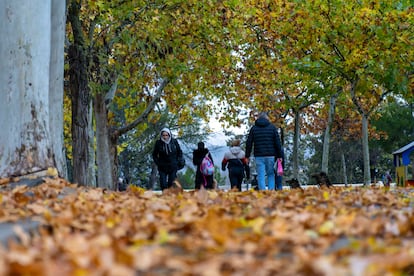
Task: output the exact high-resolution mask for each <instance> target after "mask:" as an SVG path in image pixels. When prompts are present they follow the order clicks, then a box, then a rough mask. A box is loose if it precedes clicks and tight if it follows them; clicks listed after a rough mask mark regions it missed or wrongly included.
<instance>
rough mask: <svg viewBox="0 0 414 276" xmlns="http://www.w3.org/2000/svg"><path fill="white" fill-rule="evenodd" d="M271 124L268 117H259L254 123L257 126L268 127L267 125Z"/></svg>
mask: <svg viewBox="0 0 414 276" xmlns="http://www.w3.org/2000/svg"><path fill="white" fill-rule="evenodd" d="M269 124H270V122H269V120H268V119H266V118H259V119H257V120H256V121H255V122H254V125H255V126H258V127H266V126H268V125H269Z"/></svg>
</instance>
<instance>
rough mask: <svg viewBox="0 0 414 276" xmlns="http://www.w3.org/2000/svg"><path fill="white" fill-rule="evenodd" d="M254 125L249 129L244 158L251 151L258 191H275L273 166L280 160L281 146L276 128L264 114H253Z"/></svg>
mask: <svg viewBox="0 0 414 276" xmlns="http://www.w3.org/2000/svg"><path fill="white" fill-rule="evenodd" d="M254 117H255V120H256V121H255V123H254V125H253V126H252V127H251V129H250V131H249V134H248V137H247V142H246V158H247V159H249V158H250V155H251V153H252V150H253V154H254V158H255V161H256V171H257V181H258V183H259V190H266V177H267V189H268V190H274V189H275V171H274V165H275V161H276V159H277V158H282V146H281V141H280V137H279V133H278V131H277V129H276V127H275V126H274V125H273V124H272V123H271V122H270V121H269V117H268V116H267V114H266V112H261V113H255V114H254Z"/></svg>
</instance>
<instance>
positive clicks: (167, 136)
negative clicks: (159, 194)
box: [152, 128, 183, 190]
mask: <svg viewBox="0 0 414 276" xmlns="http://www.w3.org/2000/svg"><path fill="white" fill-rule="evenodd" d="M182 155H183V152H182V150H181V148H180V145H179V144H178V142H177V140H176V139H174V138H172V136H171V131H170V130H169V129H168V128H163V129H162V130H161V134H160V139H159V140H157V141H156V142H155V146H154V150H153V152H152V158H153V159H154V162H155V164H157V167H158V173H159V175H160V187H161V190H164V189H168V188H171V187H172V184H173V181H174V180H175V179H176V178H177V170H178V159H179V158H180V157H182Z"/></svg>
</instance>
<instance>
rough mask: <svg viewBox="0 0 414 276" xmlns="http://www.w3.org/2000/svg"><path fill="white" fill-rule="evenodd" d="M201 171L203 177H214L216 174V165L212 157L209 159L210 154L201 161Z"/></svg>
mask: <svg viewBox="0 0 414 276" xmlns="http://www.w3.org/2000/svg"><path fill="white" fill-rule="evenodd" d="M200 171H201V174H203V175H213V173H214V164H213V161H212V160H211V159H210V157H208V153H207V154H206V156H205V157H204V158H203V161H201V165H200Z"/></svg>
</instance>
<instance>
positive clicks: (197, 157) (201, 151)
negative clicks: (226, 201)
mask: <svg viewBox="0 0 414 276" xmlns="http://www.w3.org/2000/svg"><path fill="white" fill-rule="evenodd" d="M206 155H208V157H209V158H210V159H211V161H212V162H213V164H214V161H213V157H212V156H211V153H210V152H209V150H208V149H207V148H206V147H205V146H204V143H203V142H199V143H198V145H197V149H196V150H194V151H193V164H194V166H196V168H197V169H196V177H195V189H196V190H199V189H200V188H201V185H203V186H204V188H206V189H214V185H213V182H214V174H213V175H203V174H202V173H201V170H200V166H201V162H202V161H203V159H204V157H206Z"/></svg>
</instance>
